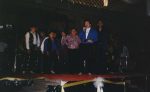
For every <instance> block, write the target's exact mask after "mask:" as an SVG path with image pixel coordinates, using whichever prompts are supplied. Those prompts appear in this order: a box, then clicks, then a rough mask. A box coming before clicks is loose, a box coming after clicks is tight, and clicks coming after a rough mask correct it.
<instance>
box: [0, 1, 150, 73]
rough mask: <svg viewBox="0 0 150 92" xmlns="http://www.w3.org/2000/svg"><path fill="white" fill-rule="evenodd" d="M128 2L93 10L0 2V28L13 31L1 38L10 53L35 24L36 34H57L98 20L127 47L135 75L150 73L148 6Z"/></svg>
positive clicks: (65, 4)
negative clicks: (0, 26) (11, 27)
mask: <svg viewBox="0 0 150 92" xmlns="http://www.w3.org/2000/svg"><path fill="white" fill-rule="evenodd" d="M117 1H118V2H117ZM131 1H132V2H126V1H125V0H122V1H121V0H112V1H111V2H110V6H109V7H108V8H93V7H88V6H82V5H76V4H71V3H69V2H67V0H62V1H61V0H0V25H5V24H12V25H13V26H14V27H13V30H12V31H10V30H9V31H8V30H6V31H5V35H3V34H2V33H1V37H0V38H6V39H8V38H9V40H8V41H10V43H9V45H10V47H11V50H12V51H11V52H12V53H13V51H15V48H16V47H17V46H18V44H19V43H20V42H21V41H22V39H23V36H24V33H25V32H26V31H27V30H28V28H29V26H30V25H32V24H34V25H37V26H38V27H39V31H48V30H56V31H58V32H60V31H66V30H67V29H68V28H69V27H72V26H75V27H77V28H80V27H81V25H82V22H83V20H84V19H85V18H89V19H91V20H92V23H93V25H96V22H97V20H98V19H99V18H101V19H102V20H103V21H104V24H105V25H106V26H107V28H108V29H109V31H110V32H111V33H115V34H117V35H116V36H118V37H119V39H120V40H121V41H122V42H123V43H124V44H126V45H127V46H128V48H129V51H130V62H135V63H136V72H142V73H143V72H144V73H147V72H149V71H150V42H149V39H150V17H149V16H148V14H147V6H146V5H147V3H146V0H131ZM14 32H15V33H14ZM12 33H13V34H12ZM11 37H12V38H11ZM10 39H11V40H10Z"/></svg>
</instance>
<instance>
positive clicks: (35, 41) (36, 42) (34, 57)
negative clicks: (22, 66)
mask: <svg viewBox="0 0 150 92" xmlns="http://www.w3.org/2000/svg"><path fill="white" fill-rule="evenodd" d="M25 47H26V50H27V55H28V58H27V61H28V63H29V66H28V67H27V68H28V70H29V71H30V73H33V71H34V70H35V69H36V64H37V62H38V51H39V47H40V37H39V34H38V33H37V27H35V26H31V27H30V31H29V32H27V33H26V34H25Z"/></svg>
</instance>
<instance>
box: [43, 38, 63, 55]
mask: <svg viewBox="0 0 150 92" xmlns="http://www.w3.org/2000/svg"><path fill="white" fill-rule="evenodd" d="M54 42H55V45H56V51H55V52H56V54H59V50H60V43H59V41H58V40H54ZM47 52H48V53H53V52H54V51H53V50H52V41H51V40H50V38H49V39H46V40H45V42H44V53H47Z"/></svg>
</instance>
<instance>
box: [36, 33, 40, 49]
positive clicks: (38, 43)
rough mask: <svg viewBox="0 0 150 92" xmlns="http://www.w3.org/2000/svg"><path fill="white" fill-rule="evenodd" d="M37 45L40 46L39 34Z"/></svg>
mask: <svg viewBox="0 0 150 92" xmlns="http://www.w3.org/2000/svg"><path fill="white" fill-rule="evenodd" d="M37 37H38V38H37V47H40V37H39V34H38V35H37Z"/></svg>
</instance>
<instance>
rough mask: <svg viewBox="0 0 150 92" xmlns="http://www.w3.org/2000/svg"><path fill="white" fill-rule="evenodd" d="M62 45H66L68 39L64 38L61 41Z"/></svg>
mask: <svg viewBox="0 0 150 92" xmlns="http://www.w3.org/2000/svg"><path fill="white" fill-rule="evenodd" d="M61 45H66V37H62V39H61Z"/></svg>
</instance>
